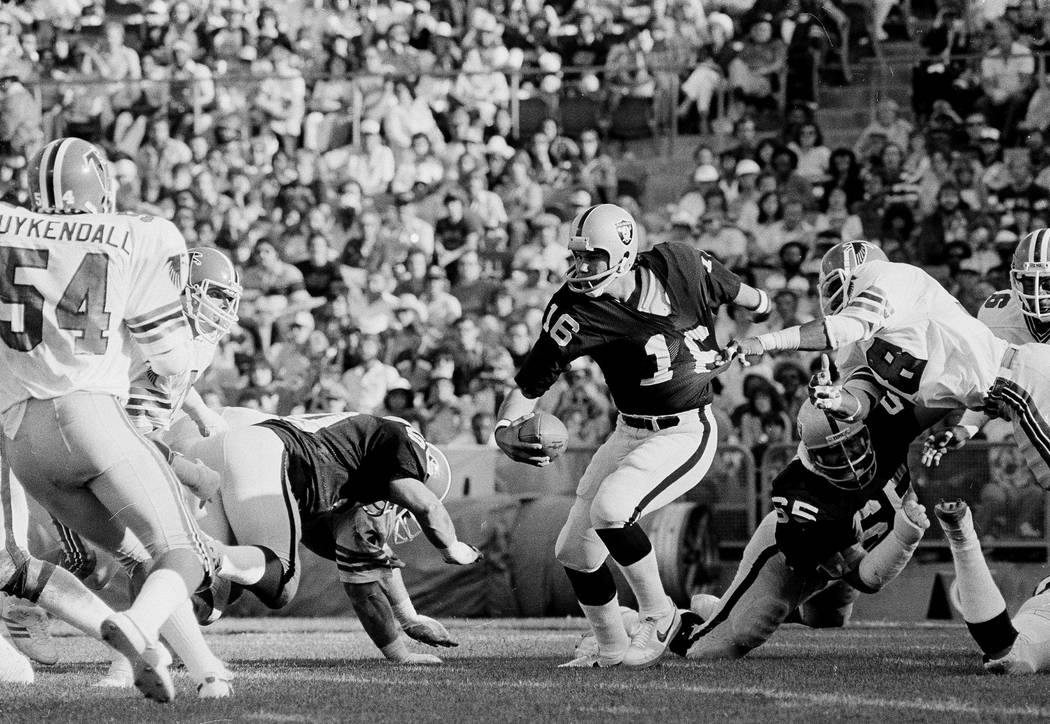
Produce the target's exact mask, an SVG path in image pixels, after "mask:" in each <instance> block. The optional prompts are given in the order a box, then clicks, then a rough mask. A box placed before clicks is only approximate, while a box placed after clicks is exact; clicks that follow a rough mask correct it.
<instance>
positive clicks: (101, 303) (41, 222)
mask: <svg viewBox="0 0 1050 724" xmlns="http://www.w3.org/2000/svg"><path fill="white" fill-rule="evenodd" d="M185 253H186V242H185V240H184V239H183V237H182V234H181V233H179V231H178V229H176V228H175V226H174V224H172V223H171V222H169V221H166V220H164V219H153V218H150V217H142V216H132V215H126V214H71V215H58V214H37V213H34V212H32V211H29V210H27V209H22V208H18V207H15V206H10V205H7V204H0V270H2V271H0V359H2V360H3V362H4V364H5V366H6V367H7V368H9V370H10V374H9V375H8V377H7V379H6V384H4V385H3V386H2V387H0V410H6V409H7V408H8V407H10V406H11V405H13V404H15V403H17V402H20V401H22V400H25V399H28V398H38V399H49V398H52V397H58V396H59V395H64V394H67V393H70V392H75V391H85V392H100V393H105V394H111V395H114V396H117V397H119V398H121V399H123V398H124V397H125V396H126V395H127V392H128V383H129V381H130V375H129V373H130V366H131V358H130V357H129V356H128V354H127V350H126V346H125V344H126V342H127V340H128V338H130V339H131V340H132V341H133V342H134V343H135V344H137V345H138V346H139V348H140V349H141V351H142V354H143V356H144V357H146V358H149V357H150V356H152V355H155V354H161V353H164V352H167V351H169V350H171V349H175V348H176V346H178V345H184V344H188V343H189V340H190V330H189V325H188V324H187V322H186V320H185V318H184V317H183V313H182V304H181V303H180V301H179V292H180V289H181V286H182V281H183V280H182V277H181V275H182V268H183V266H184V264H183V262H184V260H185Z"/></svg>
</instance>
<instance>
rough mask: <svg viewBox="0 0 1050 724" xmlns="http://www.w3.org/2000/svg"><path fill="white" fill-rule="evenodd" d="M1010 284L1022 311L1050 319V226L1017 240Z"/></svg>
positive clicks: (1043, 319)
mask: <svg viewBox="0 0 1050 724" xmlns="http://www.w3.org/2000/svg"><path fill="white" fill-rule="evenodd" d="M1010 288H1011V289H1012V290H1013V293H1014V294H1015V295H1016V296H1017V301H1019V302H1020V303H1021V313H1022V314H1024V315H1025V316H1026V317H1031V318H1032V319H1036V320H1038V321H1040V322H1050V229H1036V230H1035V231H1031V232H1029V233H1027V234H1025V235H1024V237H1023V238H1022V239H1021V241H1019V242H1018V243H1017V249H1016V250H1015V251H1014V256H1013V261H1012V262H1011V263H1010Z"/></svg>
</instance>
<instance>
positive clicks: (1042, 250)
mask: <svg viewBox="0 0 1050 724" xmlns="http://www.w3.org/2000/svg"><path fill="white" fill-rule="evenodd" d="M1039 239H1040V242H1041V243H1040V245H1039V258H1038V259H1032V261H1036V262H1039V261H1047V259H1048V258H1050V255H1048V251H1050V250H1048V248H1047V247H1048V246H1050V229H1040V231H1039ZM1032 251H1033V252H1034V251H1035V244H1033V245H1032Z"/></svg>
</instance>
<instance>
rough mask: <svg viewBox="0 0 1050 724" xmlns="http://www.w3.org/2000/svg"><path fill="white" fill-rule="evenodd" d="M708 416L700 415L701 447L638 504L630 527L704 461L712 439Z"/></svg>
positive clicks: (704, 413) (705, 413) (706, 412)
mask: <svg viewBox="0 0 1050 724" xmlns="http://www.w3.org/2000/svg"><path fill="white" fill-rule="evenodd" d="M708 414H710V413H709V412H708V411H706V410H705V411H704V412H703V413H701V415H700V421H701V422H702V423H703V426H704V434H703V435H702V436H701V438H700V445H699V447H697V448H696V451H695V452H694V453H693V454H692V455H690V456H689V459H688V460H686V461H685V462H684V463H682V464H681V465H679V466H678V467H677V468H675V469H674V470H673V471H672V472H671V474H670V475H668V476H667V477H665V478H664V479H663V480H661V481H660V482H659V483H657V484H656V486H655V487H654V488H653V489H652V490H650V491H649V492H648V493H647V494H646V495H645V497H644V498H642V500H641V502H640V503H638V506H637V507H636V508H635V509H634V513H633V514H632V515H631V519H630V520H629V521H628V525H629V524H631V523H636V522H638V519H639V518H641V517H642V513H644V512H645V508H646V506H648V505H649V504H650V503H652V502H653V500H654V499H655V498H656V496H658V495H659V494H660V493H662V492H663V491H665V490H667V488H669V487H671V486H672V485H674V484H675V483H676V482H678V481H679V480H680V479H681V478H682V477H683V476H684V475H685V474H686V473H688V472H689V471H690V470H692V469H693V468H694V467H696V465H697V463H699V462H700V460H702V459H703V457H704V455H705V454H706V453H707V443H708V441H709V440H710V439H711V420H710V419H708Z"/></svg>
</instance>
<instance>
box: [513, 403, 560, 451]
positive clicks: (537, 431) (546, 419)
mask: <svg viewBox="0 0 1050 724" xmlns="http://www.w3.org/2000/svg"><path fill="white" fill-rule="evenodd" d="M514 427H515V428H517V433H518V440H520V441H521V442H527V443H537V442H538V443H539V444H540V445H542V446H543V454H544V455H547V456H548V457H549V458H550V459H551V460H553V459H554V458H556V457H558V456H559V455H561V454H562V452H564V450H565V443H567V442H568V441H569V431H568V430H567V429H566V428H565V424H564V423H563V422H562V421H561V420H559V419H558V418H556V417H555V416H554V415H551V414H550V413H547V412H537V413H536V414H535V415H533V416H532V417H529V418H526V419H525V420H524V421H522V422H520V423H518V424H516V425H514Z"/></svg>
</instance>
